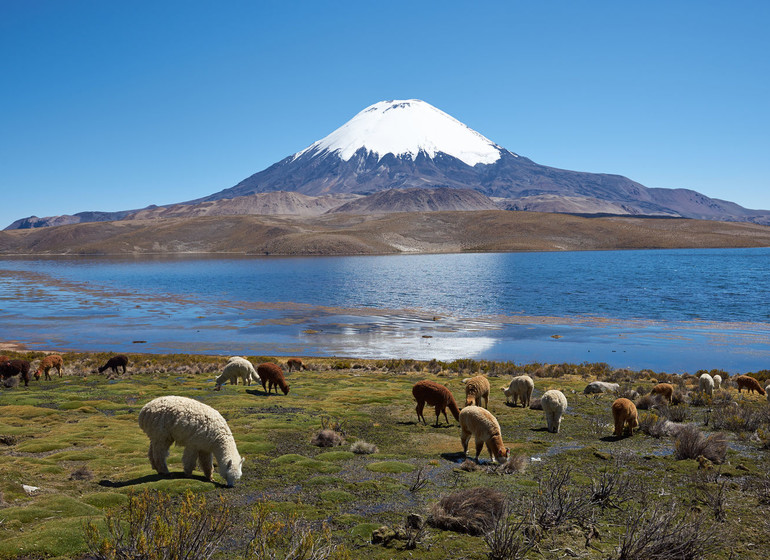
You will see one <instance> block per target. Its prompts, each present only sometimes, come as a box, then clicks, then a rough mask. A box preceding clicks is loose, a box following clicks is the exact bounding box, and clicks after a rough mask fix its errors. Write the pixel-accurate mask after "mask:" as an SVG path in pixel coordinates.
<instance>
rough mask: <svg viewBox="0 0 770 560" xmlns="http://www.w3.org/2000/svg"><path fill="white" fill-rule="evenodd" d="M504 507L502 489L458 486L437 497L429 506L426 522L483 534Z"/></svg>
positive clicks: (440, 527)
mask: <svg viewBox="0 0 770 560" xmlns="http://www.w3.org/2000/svg"><path fill="white" fill-rule="evenodd" d="M504 511H505V498H504V496H503V494H502V492H499V491H497V490H493V489H492V488H486V487H479V488H469V489H467V490H460V491H459V492H455V493H453V494H450V495H448V496H445V497H443V498H441V500H439V502H438V503H436V504H434V506H433V507H432V508H431V510H430V515H429V517H428V523H429V524H430V525H432V526H433V527H436V528H437V529H444V530H448V531H456V532H458V533H468V534H470V535H483V534H484V533H486V532H487V531H490V530H491V529H492V528H493V527H494V525H495V523H496V520H497V519H499V518H500V516H501V515H502V514H503V512H504Z"/></svg>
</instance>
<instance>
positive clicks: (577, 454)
mask: <svg viewBox="0 0 770 560" xmlns="http://www.w3.org/2000/svg"><path fill="white" fill-rule="evenodd" d="M10 355H11V356H12V357H22V358H26V359H31V360H33V365H34V364H36V360H38V359H39V358H40V357H42V355H43V354H42V353H23V352H22V353H10ZM63 357H64V362H65V375H64V377H62V378H59V377H57V376H56V375H55V373H53V372H52V373H53V375H54V377H53V379H52V380H51V381H44V380H40V381H35V380H34V379H33V380H32V381H31V383H30V385H29V387H24V386H23V384H22V385H20V386H17V387H10V388H4V389H3V390H1V391H0V559H12V558H23V559H27V558H89V557H92V556H89V554H90V553H89V549H88V547H87V541H86V538H85V535H86V530H85V527H86V525H87V524H88V523H92V524H93V526H94V527H96V528H97V529H98V530H100V531H102V533H101V534H103V535H104V534H106V533H104V529H105V527H106V526H107V525H106V524H105V520H108V519H109V518H110V517H111V516H112V517H114V516H118V518H119V517H120V516H121V515H125V514H126V512H127V511H130V510H131V507H129V506H132V505H135V504H136V503H137V502H136V501H137V500H141V496H142V495H143V494H142V493H143V492H145V490H151V491H153V492H154V491H160V492H161V493H162V495H163V496H166V497H170V498H171V505H167V506H166V507H168V508H171V509H173V508H174V507H177V508H178V507H181V506H180V505H179V504H182V503H183V502H184V501H185V500H190V499H194V500H202V502H196V503H199V505H200V504H203V505H200V507H201V508H202V509H205V508H211V510H212V511H214V509H215V504H217V503H220V502H219V500H220V497H222V500H223V501H222V502H221V503H224V504H226V508H227V515H226V523H225V525H226V530H225V531H224V532H222V533H220V534H218V536H217V540H218V547H217V549H216V551H214V552H213V557H214V558H232V557H238V558H259V557H269V555H268V554H267V552H265V551H266V550H268V548H270V547H273V548H272V549H271V550H274V551H276V550H283V549H282V548H281V547H282V546H283V547H284V548H285V547H286V546H289V545H287V544H286V543H283V544H282V543H281V542H279V541H278V540H276V539H277V537H276V535H277V534H278V532H279V530H281V529H282V528H286V527H290V528H292V529H293V531H294V533H296V534H300V533H302V532H303V531H305V533H307V532H310V533H311V534H313V535H315V538H316V539H317V542H316V544H317V545H318V546H319V547H320V546H321V545H322V544H323V542H326V541H328V543H330V544H333V545H334V546H332V547H330V548H329V550H330V551H331V552H329V555H328V556H324V555H323V554H320V553H319V554H317V555H316V556H315V557H318V558H322V557H340V558H344V557H348V558H360V557H363V556H366V557H367V558H369V559H372V560H374V559H380V558H382V559H385V558H413V557H419V558H426V559H436V560H439V559H446V558H469V559H471V558H545V559H556V558H565V557H574V558H595V559H631V558H639V559H641V558H724V559H728V558H741V559H753V558H757V559H760V558H765V557H766V552H767V549H768V545H767V543H766V539H767V534H768V531H770V515H769V514H770V476H769V475H768V473H769V472H770V405H768V402H767V400H766V399H765V397H762V396H760V395H757V394H755V393H754V394H747V393H746V392H743V393H740V394H739V393H738V392H737V389H736V388H735V386H734V385H733V384H732V383H731V382H730V381H729V380H727V381H726V382H725V383H724V385H723V390H721V391H718V392H715V394H714V395H713V396H711V397H709V396H706V395H702V394H700V393H698V392H697V390H696V388H697V381H698V380H697V378H696V377H695V376H693V375H685V376H674V375H667V374H664V373H655V372H651V371H641V372H634V371H626V370H623V371H613V370H611V369H610V368H609V367H607V366H606V365H605V364H582V365H570V364H563V365H558V366H545V365H541V364H528V365H516V364H513V363H493V362H474V361H471V360H461V361H457V362H453V363H441V362H436V361H432V362H416V361H411V360H382V361H375V360H348V359H320V358H309V359H305V363H306V364H307V365H308V366H309V369H308V370H305V371H300V372H292V373H288V372H286V370H285V359H281V358H278V359H271V358H269V357H258V356H249V357H248V358H249V359H250V360H251V361H252V363H254V364H257V363H259V362H261V361H268V360H269V361H276V362H278V363H280V364H281V365H282V366H284V372H285V375H286V379H287V381H288V382H289V384H290V385H291V390H290V392H289V394H288V395H283V394H279V395H275V394H270V395H267V394H266V393H265V392H264V391H263V390H262V387H261V386H255V385H253V384H252V385H251V386H243V385H240V384H239V385H225V386H223V387H222V390H221V391H214V379H215V378H216V376H217V375H218V374H219V372H221V369H222V367H223V366H224V364H225V362H226V358H224V357H215V356H192V355H149V354H130V355H129V359H130V362H129V367H128V372H127V373H126V374H119V375H114V374H110V372H109V371H107V372H105V373H104V374H98V373H97V371H96V368H97V366H99V365H101V364H103V363H104V362H105V361H106V358H107V357H108V356H107V355H106V354H74V353H72V354H64V355H63ZM479 372H481V373H484V374H486V375H488V377H489V378H490V383H491V386H492V392H491V395H490V401H489V410H490V411H491V412H492V413H493V414H494V415H495V416H496V417H497V419H498V421H499V422H500V425H501V428H502V432H503V439H504V441H505V443H506V445H507V446H509V447H510V449H511V456H512V459H511V461H509V463H506V464H504V465H500V466H498V465H492V464H490V462H489V455H488V452H487V450H486V449H485V450H484V451H483V452H482V455H481V458H482V459H483V460H482V461H481V465H475V464H473V463H472V462H464V457H463V456H462V453H461V451H462V446H461V444H460V438H459V432H460V430H459V424H458V422H457V421H455V420H454V419H453V418H452V416H451V414H450V415H449V424H447V423H446V422H445V421H444V418H443V415H442V417H441V419H440V420H441V421H440V425H439V426H438V427H434V426H432V425H431V423H432V421H433V420H434V419H435V415H434V412H433V408H432V407H429V406H428V407H426V409H425V417H426V419H427V420H428V422H429V423H428V425H427V426H426V425H422V424H418V423H417V416H416V413H415V402H414V400H413V398H412V394H411V387H412V385H413V384H414V383H415V382H417V381H419V380H422V379H432V380H434V381H437V382H439V383H442V384H445V385H447V386H448V387H449V388H450V390H451V391H452V393H453V394H454V396H455V399H456V400H457V401H458V404H460V406H462V405H463V403H464V386H463V384H462V379H463V378H465V377H468V376H469V375H471V374H474V375H475V374H477V373H479ZM522 373H527V374H529V375H530V376H532V377H533V379H534V381H535V393H534V395H533V397H539V396H540V395H542V394H543V392H545V391H546V390H548V389H560V390H561V391H562V392H564V394H565V395H566V397H567V400H568V403H569V408H568V411H567V413H566V415H565V417H564V419H563V421H562V425H561V431H560V433H558V434H553V433H549V432H548V431H546V429H545V425H546V424H545V418H544V415H543V412H542V411H540V410H533V409H525V408H522V407H520V406H519V407H513V406H509V405H507V404H506V403H505V399H504V395H503V393H502V391H501V390H500V388H501V387H503V386H507V385H508V382H509V381H510V379H511V376H512V375H519V374H522ZM720 373H723V372H720ZM762 373H765V372H762ZM723 376H725V374H723ZM759 377H760V378H761V377H762V374H760V375H759ZM596 379H599V380H604V381H614V382H618V383H620V384H621V392H622V394H625V395H629V396H634V397H636V395H633V394H632V393H631V391H636V392H637V393H638V397H637V398H639V399H643V398H644V395H645V394H646V393H649V390H650V389H651V388H652V387H653V386H654V385H655V384H656V383H657V382H658V381H660V380H665V381H669V382H673V383H674V384H675V386H676V387H677V398H676V400H677V401H681V402H679V404H675V405H674V404H672V405H671V406H665V405H655V406H654V407H652V405H653V404H654V403H649V402H648V403H647V404H648V405H651V408H649V409H648V410H640V411H639V413H640V420H641V424H642V425H641V427H640V429H639V430H638V431H637V432H636V433H634V435H633V436H632V437H624V438H615V437H613V435H612V432H613V426H612V416H611V413H610V406H611V404H612V402H613V401H614V399H615V398H616V396H617V395H609V394H602V395H584V394H582V391H583V389H584V388H585V386H586V384H587V383H588V382H589V381H593V380H596ZM765 384H766V383H765V382H764V381H763V382H762V385H763V386H764V385H765ZM172 394H173V395H182V396H187V397H191V398H195V399H198V400H201V401H203V402H205V403H206V404H208V405H210V406H212V407H214V408H216V409H217V410H219V411H220V412H221V413H222V415H223V416H224V417H225V418H226V419H227V421H228V423H229V425H230V428H231V430H232V432H233V435H234V437H235V440H236V443H237V445H238V449H239V451H240V453H241V455H242V456H244V457H245V464H244V469H243V477H242V479H241V480H240V481H238V482H237V483H236V485H235V487H234V488H231V489H227V488H224V487H223V485H222V482H223V481H222V479H221V478H220V477H219V474H218V473H217V472H216V469H215V475H214V483H212V482H209V481H206V480H204V479H203V477H202V476H200V472H199V471H195V474H194V476H193V477H192V478H184V477H183V476H181V471H182V465H181V448H177V447H172V449H171V455H170V457H169V461H168V463H169V468H170V469H171V471H172V473H173V474H172V476H171V477H161V476H158V475H157V474H156V473H155V471H153V470H152V468H151V467H150V463H149V461H148V459H147V449H148V443H149V440H148V438H147V437H146V436H145V434H144V433H143V432H142V431H141V430H140V429H139V426H138V424H137V415H138V413H139V410H140V409H141V407H142V406H143V405H144V404H145V403H147V402H148V401H150V400H151V399H153V398H155V397H158V396H162V395H172ZM649 400H650V399H649V398H648V399H647V401H649ZM687 424H691V425H693V426H695V427H696V428H697V430H695V431H694V432H691V431H688V430H683V429H681V427H682V426H685V425H687ZM324 428H325V429H329V430H332V431H333V432H336V439H338V440H341V441H342V443H341V445H337V446H334V447H319V446H318V445H314V444H313V443H311V441H312V440H313V439H314V437H316V436H317V435H318V433H319V431H321V430H322V429H324ZM683 434H684V435H683ZM688 438H689V439H688ZM699 438H700V439H699ZM707 438H708V439H707ZM366 444H372V445H371V446H367V445H366ZM699 445H700V447H699ZM375 447H376V449H374V448H375ZM470 448H471V450H472V449H473V444H472V443H471V445H470ZM351 449H354V450H355V451H358V452H353V451H352V450H351ZM692 449H695V451H692ZM361 451H374V452H373V453H363V452H361ZM688 454H689V455H691V456H692V457H691V458H677V456H687V455H688ZM31 487H32V488H31ZM468 490H470V491H471V492H470V493H469V494H459V493H462V492H465V491H468ZM487 491H489V493H485V492H487ZM463 495H465V496H474V495H477V496H482V497H483V499H479V500H476V503H474V502H473V500H472V499H471V501H470V503H469V507H470V508H471V509H472V508H474V507H475V508H476V510H480V513H479V512H478V511H477V512H476V513H478V515H479V516H481V517H483V516H484V515H485V514H487V513H488V512H489V511H491V510H494V511H496V512H497V515H496V516H495V517H494V519H492V521H491V525H490V524H488V525H486V526H484V528H483V530H482V531H476V532H477V533H478V532H480V533H481V534H467V533H463V532H458V531H453V530H448V529H445V528H443V527H447V526H449V525H452V523H455V525H458V524H459V525H463V526H466V527H467V526H468V523H467V522H468V521H469V520H468V518H469V517H473V515H474V513H473V512H471V513H468V511H461V510H457V511H456V512H455V513H454V514H451V512H450V514H447V511H449V510H448V509H447V508H449V507H450V506H451V500H447V502H446V504H445V506H444V508H443V509H437V504H438V503H439V502H440V501H441V500H442V498H447V497H452V496H463ZM191 496H192V498H191ZM495 500H497V501H495ZM455 501H457V500H455ZM452 511H454V510H452ZM441 512H443V514H444V515H443V516H442V515H439V514H440V513H441ZM410 514H417V515H419V516H420V518H414V517H413V518H412V521H408V519H407V518H408V516H409V515H410ZM452 515H454V518H453V519H454V521H452V520H449V521H447V517H448V516H449V517H452ZM260 516H262V517H260ZM268 518H269V520H270V523H272V524H265V523H262V524H261V525H260V520H262V521H264V520H265V519H268ZM414 519H417V521H414ZM442 520H443V521H442ZM123 521H124V523H126V520H125V519H123ZM422 521H426V522H425V523H424V524H423V523H422ZM436 525H438V526H436ZM631 528H633V530H632V529H631ZM506 531H507V532H506ZM373 533H374V540H375V541H377V543H376V544H373V543H372V540H373ZM255 535H257V537H256V538H255ZM259 535H262V537H264V539H265V540H264V542H262V543H261V544H262V545H264V546H265V547H267V548H264V549H263V550H262V552H258V551H257V552H255V550H257V548H258V547H256V545H255V542H257V541H258V540H259V538H262V537H259ZM651 535H655V537H654V538H650V537H651ZM287 538H288V537H287ZM645 538H646V539H648V540H653V541H657V542H659V543H663V545H664V546H663V548H664V549H665V550H663V551H662V552H661V551H658V552H654V551H653V549H651V548H649V546H652V545H649V546H648V547H647V548H644V539H645ZM271 539H272V540H271ZM506 539H507V540H506ZM666 539H668V540H666ZM268 541H269V542H268ZM250 543H251V544H250ZM672 543H679V544H680V545H681V546H683V547H684V548H682V550H681V551H680V552H676V551H675V547H674V545H673V544H672ZM687 547H689V548H687ZM656 554H657V555H656ZM665 554H669V555H668V556H667V555H665ZM673 554H678V555H673ZM275 556H276V557H295V558H310V557H311V556H310V555H305V556H302V555H299V554H298V555H295V556H289V555H288V554H283V556H281V555H280V554H277V555H275ZM135 557H137V558H139V557H143V556H135ZM147 557H149V556H147Z"/></svg>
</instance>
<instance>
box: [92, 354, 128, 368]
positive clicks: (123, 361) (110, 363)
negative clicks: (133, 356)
mask: <svg viewBox="0 0 770 560" xmlns="http://www.w3.org/2000/svg"><path fill="white" fill-rule="evenodd" d="M127 365H128V356H124V355H123V354H118V355H117V356H113V357H112V358H110V359H109V360H107V363H106V364H104V365H103V366H102V367H100V368H99V373H104V370H106V369H111V370H112V372H113V373H118V368H119V367H122V368H123V373H126V366H127Z"/></svg>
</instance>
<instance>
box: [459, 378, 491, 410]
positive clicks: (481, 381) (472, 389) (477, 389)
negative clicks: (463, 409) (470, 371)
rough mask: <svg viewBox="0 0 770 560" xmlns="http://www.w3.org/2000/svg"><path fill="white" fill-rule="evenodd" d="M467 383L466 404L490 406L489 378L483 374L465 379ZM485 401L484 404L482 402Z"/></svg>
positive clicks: (464, 381)
mask: <svg viewBox="0 0 770 560" xmlns="http://www.w3.org/2000/svg"><path fill="white" fill-rule="evenodd" d="M463 383H465V406H468V405H472V404H475V405H476V406H483V407H484V408H489V380H488V379H487V378H486V377H484V376H483V375H477V376H476V377H469V378H467V379H463ZM482 402H483V404H482Z"/></svg>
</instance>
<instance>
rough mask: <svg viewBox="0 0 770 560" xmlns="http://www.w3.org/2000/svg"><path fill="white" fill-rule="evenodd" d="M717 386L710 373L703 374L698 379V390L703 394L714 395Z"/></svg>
mask: <svg viewBox="0 0 770 560" xmlns="http://www.w3.org/2000/svg"><path fill="white" fill-rule="evenodd" d="M715 385H716V384H715V383H714V378H713V377H711V376H710V375H709V374H708V373H702V374H701V376H700V378H699V379H698V388H699V389H700V390H701V393H706V394H707V395H713V394H714V386H715Z"/></svg>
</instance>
